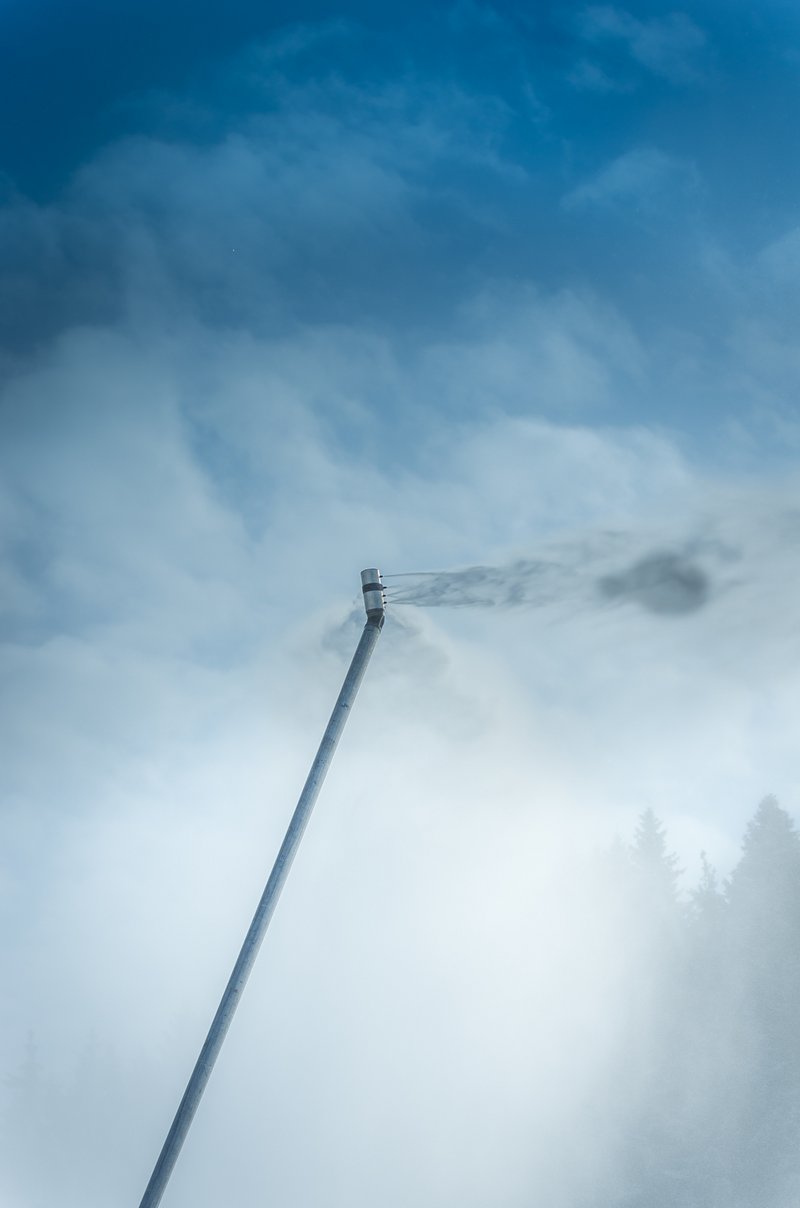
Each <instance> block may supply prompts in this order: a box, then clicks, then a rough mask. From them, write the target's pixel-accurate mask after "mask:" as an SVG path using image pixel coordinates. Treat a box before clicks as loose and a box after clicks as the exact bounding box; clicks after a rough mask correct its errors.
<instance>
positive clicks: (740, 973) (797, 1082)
mask: <svg viewBox="0 0 800 1208" xmlns="http://www.w3.org/2000/svg"><path fill="white" fill-rule="evenodd" d="M727 899H728V903H729V924H730V926H729V945H728V954H729V960H730V965H731V969H730V983H731V998H732V1009H733V1010H734V1011H735V1012H736V1016H737V1019H738V1022H739V1038H738V1044H739V1051H738V1052H737V1053H731V1054H730V1058H731V1061H732V1062H738V1063H739V1064H740V1065H741V1067H742V1085H743V1092H742V1097H741V1103H740V1120H739V1136H738V1145H737V1148H736V1152H735V1155H734V1160H735V1167H736V1172H737V1182H738V1185H739V1186H740V1187H741V1188H742V1189H743V1190H744V1191H745V1193H746V1195H747V1196H749V1198H748V1199H746V1201H745V1202H747V1203H750V1202H752V1203H753V1204H755V1203H756V1202H759V1203H762V1204H770V1203H776V1204H783V1203H784V1202H786V1203H789V1202H791V1203H795V1202H798V1200H800V1163H799V1162H798V1137H799V1136H800V1034H799V1033H798V1022H797V1021H798V1011H799V1010H800V835H798V833H797V830H796V828H795V826H794V823H793V822H792V819H791V818H790V817H789V815H788V814H787V813H786V811H785V810H783V809H781V807H780V806H779V804H778V802H777V801H776V799H775V798H774V797H766V798H765V799H764V800H763V801H762V802H761V804H760V805H759V807H758V810H757V811H756V815H755V817H754V818H753V820H752V822H751V823H750V824H749V826H748V828H747V833H746V835H745V839H744V843H743V846H742V858H741V860H740V862H739V864H738V865H737V867H736V868H735V869H734V871H733V873H732V875H731V878H730V882H729V884H728V886H727Z"/></svg>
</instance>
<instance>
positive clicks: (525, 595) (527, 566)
mask: <svg viewBox="0 0 800 1208" xmlns="http://www.w3.org/2000/svg"><path fill="white" fill-rule="evenodd" d="M549 552H550V553H551V556H550V557H547V558H541V559H529V558H523V559H518V560H517V561H515V562H511V563H509V564H508V565H506V566H469V567H466V568H464V569H463V570H453V571H434V572H428V573H420V574H410V575H397V576H392V575H387V576H386V577H387V580H388V582H389V585H390V586H389V599H390V602H391V603H395V604H413V605H416V606H418V607H422V608H541V607H546V606H547V605H555V604H559V603H564V604H572V605H574V604H576V603H577V604H584V605H590V604H591V603H592V602H594V603H595V604H597V603H598V602H609V603H610V602H616V603H621V604H625V603H631V604H636V605H639V606H640V607H642V608H644V609H646V610H647V611H648V612H652V613H656V614H659V615H662V616H670V615H671V616H679V615H682V614H686V613H691V612H695V611H697V610H698V609H699V608H702V607H703V605H704V604H706V603H707V602H708V600H709V598H710V595H711V591H712V584H711V579H710V577H709V574H708V572H707V571H706V570H705V569H704V567H703V566H701V565H700V563H699V561H698V560H697V557H696V555H689V554H687V553H679V552H676V551H669V550H653V551H650V552H648V553H643V554H640V555H639V556H638V557H637V558H636V559H635V560H633V561H631V560H630V555H628V559H627V560H623V558H622V556H621V550H620V540H619V535H616V534H607V535H605V536H604V538H603V539H602V540H599V541H598V542H597V543H596V544H593V543H586V542H584V543H581V544H580V545H575V546H572V547H562V548H560V549H557V550H556V549H554V550H551V551H549Z"/></svg>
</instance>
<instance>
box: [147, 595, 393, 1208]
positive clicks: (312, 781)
mask: <svg viewBox="0 0 800 1208" xmlns="http://www.w3.org/2000/svg"><path fill="white" fill-rule="evenodd" d="M382 626H383V615H382V613H380V614H376V615H374V616H370V617H369V618H368V620H367V623H366V625H365V626H364V631H363V633H362V634H361V639H360V641H359V643H358V646H357V647H356V652H355V654H354V655H353V661H352V662H351V664H350V668H349V670H348V672H347V675H346V676H345V680H344V683H343V685H342V690H341V692H340V693H339V696H338V699H337V701H336V704H335V705H334V707H333V713H332V714H331V718H330V721H329V722H328V725H327V728H326V730H325V733H324V734H323V736H322V742H321V743H320V744H319V750H318V751H317V755H316V758H315V760H314V762H313V764H312V765H311V771H310V772H309V773H308V779H307V780H306V783H305V786H304V788H303V791H302V793H301V794H300V799H299V801H298V802H297V805H296V807H295V811H294V814H293V815H292V820H291V822H290V823H289V829H288V830H287V832H286V837H285V838H284V840H283V843H282V844H281V849H280V851H279V852H278V855H277V857H276V860H275V864H274V865H273V868H272V872H271V873H270V875H269V880H268V881H267V884H266V887H265V889H264V892H263V894H262V895H261V901H260V902H259V903H258V908H257V909H256V912H255V914H254V916H253V921H252V923H251V924H250V929H249V931H248V932H247V935H246V936H245V940H244V943H243V944H242V949H241V952H240V953H239V956H238V958H237V961H236V964H235V965H234V967H233V972H232V973H231V976H230V979H229V981H228V984H227V986H226V988H225V993H224V994H223V995H222V999H221V1001H220V1004H219V1006H218V1008H217V1013H216V1015H215V1016H214V1019H213V1022H212V1024H211V1027H210V1028H209V1031H208V1036H207V1037H206V1040H205V1044H204V1045H203V1047H202V1049H201V1050H200V1056H199V1057H198V1058H197V1063H196V1065H195V1067H194V1070H193V1071H192V1076H191V1078H190V1079H189V1082H188V1084H187V1086H186V1090H185V1091H184V1094H183V1098H182V1099H181V1102H180V1105H179V1107H178V1110H177V1112H176V1113H175V1119H174V1120H173V1122H172V1127H171V1128H170V1130H169V1132H168V1133H167V1139H166V1141H165V1142H164V1146H163V1148H162V1150H161V1153H160V1155H159V1158H158V1161H157V1162H156V1164H155V1167H154V1169H153V1173H152V1175H151V1176H150V1182H149V1183H148V1184H147V1189H146V1190H145V1193H144V1196H143V1197H142V1201H141V1204H140V1205H139V1208H156V1206H157V1205H158V1204H160V1202H161V1197H162V1196H163V1194H164V1189H165V1187H166V1185H167V1183H168V1181H169V1177H170V1175H171V1174H172V1170H173V1167H174V1166H175V1162H176V1161H177V1158H178V1154H179V1153H180V1151H181V1146H182V1145H183V1142H184V1141H185V1140H186V1134H187V1133H188V1131H189V1127H190V1125H191V1123H192V1120H193V1119H194V1114H195V1112H196V1111H197V1107H198V1104H199V1103H200V1099H201V1098H202V1095H203V1091H204V1090H205V1088H206V1083H207V1082H208V1079H209V1077H210V1076H211V1071H212V1069H213V1068H214V1062H215V1061H216V1060H217V1057H218V1056H219V1051H220V1049H221V1048H222V1043H223V1041H224V1039H225V1036H226V1034H227V1031H228V1028H229V1027H230V1023H231V1020H232V1019H233V1014H234V1011H235V1010H236V1008H237V1006H238V1005H239V1000H240V998H241V996H242V991H243V990H244V987H245V984H246V982H247V979H248V977H249V976H250V971H251V969H252V968H253V964H254V963H255V959H256V957H257V955H258V950H259V948H260V947H261V941H262V940H263V938H264V934H265V932H266V930H267V927H268V926H269V921H270V919H271V918H272V914H273V911H274V910H275V906H276V904H277V901H278V898H279V897H280V893H281V890H282V889H283V885H284V882H285V881H286V878H287V876H288V875H289V869H290V868H291V865H292V861H293V859H294V857H295V855H296V853H297V849H298V847H299V846H300V840H301V839H302V837H303V832H304V831H305V829H306V826H307V824H308V820H309V818H310V817H311V811H312V809H313V808H314V802H315V801H316V799H317V795H318V793H319V790H320V788H321V787H322V782H323V780H324V779H325V775H326V773H327V771H328V768H329V767H330V763H331V760H332V758H333V753H334V751H335V750H336V745H337V743H338V741H339V738H340V737H341V734H342V731H343V729H344V726H345V722H346V721H347V718H348V717H349V715H350V709H351V708H352V705H353V701H354V700H355V697H356V693H357V692H358V689H359V687H360V685H361V681H362V679H363V678H364V672H365V671H366V669H367V664H368V662H369V660H370V656H371V655H372V652H373V650H374V649H375V644H376V643H377V641H378V638H379V636H380V632H381V628H382Z"/></svg>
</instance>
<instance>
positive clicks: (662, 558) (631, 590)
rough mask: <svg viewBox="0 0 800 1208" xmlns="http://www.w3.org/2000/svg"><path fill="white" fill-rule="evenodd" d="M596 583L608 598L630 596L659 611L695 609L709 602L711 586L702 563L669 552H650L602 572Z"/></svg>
mask: <svg viewBox="0 0 800 1208" xmlns="http://www.w3.org/2000/svg"><path fill="white" fill-rule="evenodd" d="M597 586H598V587H599V589H600V592H601V594H602V595H604V596H605V597H606V598H607V599H609V600H630V601H631V602H633V603H636V604H641V605H642V607H643V608H647V609H648V610H649V611H650V612H660V613H683V612H695V611H696V610H697V609H698V608H702V606H703V605H704V604H705V603H706V601H707V600H708V596H709V590H710V583H709V578H708V575H707V574H706V573H705V571H704V570H702V569H701V567H699V566H698V565H697V564H696V563H694V562H691V561H690V560H689V559H688V558H685V557H682V556H681V555H680V554H670V553H654V554H648V556H647V557H645V558H640V559H639V561H638V562H634V564H633V565H632V566H629V567H628V568H627V570H623V571H620V572H619V573H618V574H611V575H603V576H602V577H601V578H600V579H598V581H597Z"/></svg>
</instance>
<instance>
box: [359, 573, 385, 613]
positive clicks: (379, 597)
mask: <svg viewBox="0 0 800 1208" xmlns="http://www.w3.org/2000/svg"><path fill="white" fill-rule="evenodd" d="M361 590H362V592H363V593H364V607H365V608H366V610H367V618H368V619H369V620H370V621H375V622H376V623H377V624H379V625H382V624H383V618H384V615H385V612H386V590H385V588H384V586H383V579H382V578H381V572H380V571H379V570H378V568H377V567H376V566H371V567H370V568H369V569H368V570H362V572H361Z"/></svg>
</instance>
